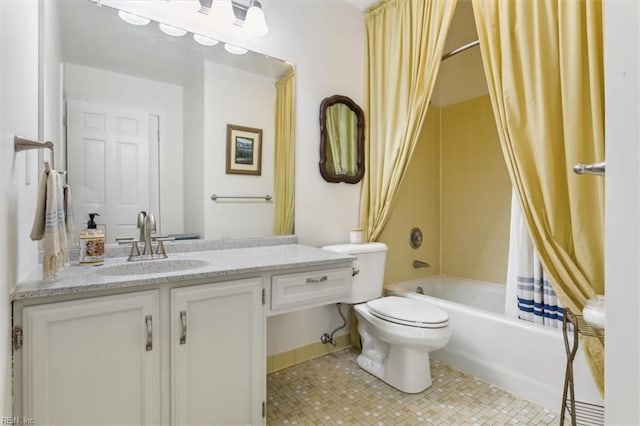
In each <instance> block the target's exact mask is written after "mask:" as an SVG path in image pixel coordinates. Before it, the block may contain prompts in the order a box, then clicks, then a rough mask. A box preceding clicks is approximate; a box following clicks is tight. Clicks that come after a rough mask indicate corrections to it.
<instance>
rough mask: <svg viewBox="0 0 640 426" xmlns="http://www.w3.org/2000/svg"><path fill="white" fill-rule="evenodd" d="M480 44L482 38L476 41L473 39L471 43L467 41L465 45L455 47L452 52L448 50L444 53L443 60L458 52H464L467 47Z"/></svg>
mask: <svg viewBox="0 0 640 426" xmlns="http://www.w3.org/2000/svg"><path fill="white" fill-rule="evenodd" d="M479 44H480V40H476V41H472V42H471V43H467V44H465V45H464V46H460V47H458V48H457V49H453V50H452V51H451V52H447V53H445V54H444V55H442V60H443V61H444V60H445V59H449V58H450V57H452V56H455V55H457V54H458V53H461V52H464V51H465V50H467V49H471V48H472V47H475V46H477V45H479Z"/></svg>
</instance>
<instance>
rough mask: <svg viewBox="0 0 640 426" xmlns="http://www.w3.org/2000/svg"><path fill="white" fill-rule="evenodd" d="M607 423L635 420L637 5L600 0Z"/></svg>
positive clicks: (639, 376) (639, 324) (639, 189)
mask: <svg viewBox="0 0 640 426" xmlns="http://www.w3.org/2000/svg"><path fill="white" fill-rule="evenodd" d="M604 24H605V46H604V47H605V89H606V93H605V95H606V96H605V99H606V105H605V106H606V107H605V111H606V116H605V119H606V134H605V138H606V142H607V177H606V179H605V185H606V188H605V189H606V199H605V211H606V215H605V286H606V292H605V294H606V312H607V318H606V333H607V335H606V339H605V343H606V345H605V389H606V394H605V424H607V425H638V424H640V315H639V314H638V304H639V303H640V290H639V288H638V287H639V286H640V269H639V268H640V266H639V263H638V259H640V226H639V223H640V220H639V219H640V173H639V170H638V162H640V145H639V144H638V141H639V140H640V122H639V121H638V115H640V78H639V77H638V76H639V75H640V30H639V28H640V4H639V3H638V2H615V1H608V2H605V23H604Z"/></svg>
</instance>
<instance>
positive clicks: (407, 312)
mask: <svg viewBox="0 0 640 426" xmlns="http://www.w3.org/2000/svg"><path fill="white" fill-rule="evenodd" d="M367 307H368V308H369V312H371V313H372V314H373V315H375V316H376V317H378V318H380V319H382V320H385V321H390V322H394V323H396V324H403V325H410V326H412V327H421V328H442V327H446V326H447V325H449V315H447V313H446V312H445V311H443V310H442V309H440V308H438V307H437V306H434V305H432V304H431V303H428V302H424V301H421V300H414V299H409V298H407V297H398V296H387V297H382V298H380V299H375V300H371V301H369V302H367Z"/></svg>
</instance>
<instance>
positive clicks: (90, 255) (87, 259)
mask: <svg viewBox="0 0 640 426" xmlns="http://www.w3.org/2000/svg"><path fill="white" fill-rule="evenodd" d="M96 216H100V215H99V214H98V213H89V221H88V222H87V228H86V229H83V230H82V232H80V263H82V264H84V265H101V264H103V263H104V233H103V232H102V230H100V229H98V226H97V225H96V223H95V222H94V220H93V219H94V218H95V217H96Z"/></svg>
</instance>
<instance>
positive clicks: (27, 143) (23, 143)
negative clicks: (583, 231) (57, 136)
mask: <svg viewBox="0 0 640 426" xmlns="http://www.w3.org/2000/svg"><path fill="white" fill-rule="evenodd" d="M45 148H46V149H50V150H51V168H52V169H54V170H55V166H54V164H55V155H54V154H55V152H54V145H53V142H51V141H45V142H40V141H36V140H33V139H27V138H25V137H24V136H20V135H15V136H14V137H13V149H14V150H15V151H16V152H20V151H27V150H29V149H45ZM46 165H47V163H45V168H46Z"/></svg>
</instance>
